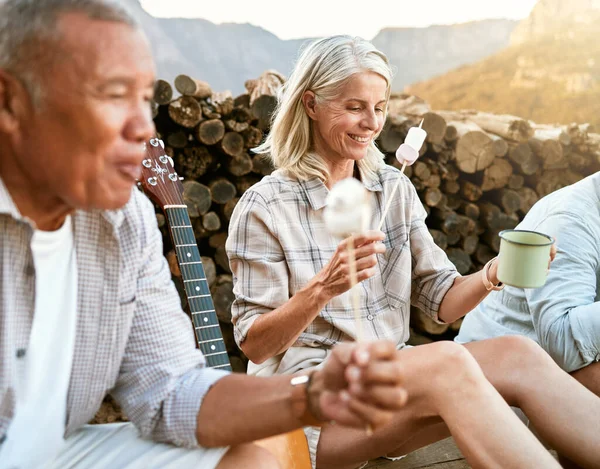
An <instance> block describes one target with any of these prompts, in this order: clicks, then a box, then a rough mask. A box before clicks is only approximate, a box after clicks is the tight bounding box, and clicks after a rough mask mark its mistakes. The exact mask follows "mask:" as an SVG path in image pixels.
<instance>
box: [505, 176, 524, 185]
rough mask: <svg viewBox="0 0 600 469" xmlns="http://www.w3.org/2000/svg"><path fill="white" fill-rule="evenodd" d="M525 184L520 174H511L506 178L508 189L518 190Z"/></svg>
mask: <svg viewBox="0 0 600 469" xmlns="http://www.w3.org/2000/svg"><path fill="white" fill-rule="evenodd" d="M524 184H525V178H524V177H523V176H522V175H521V174H511V175H510V177H509V178H508V184H507V186H508V188H509V189H520V188H521V187H523V185H524Z"/></svg>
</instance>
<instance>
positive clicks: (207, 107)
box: [200, 101, 221, 119]
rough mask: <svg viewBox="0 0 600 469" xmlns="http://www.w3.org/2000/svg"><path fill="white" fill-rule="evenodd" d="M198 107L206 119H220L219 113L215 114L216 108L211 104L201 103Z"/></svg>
mask: <svg viewBox="0 0 600 469" xmlns="http://www.w3.org/2000/svg"><path fill="white" fill-rule="evenodd" d="M200 107H201V108H202V114H203V115H204V117H206V118H207V119H220V118H221V113H219V112H217V108H216V107H215V106H213V105H212V104H211V103H208V102H206V101H202V102H201V103H200Z"/></svg>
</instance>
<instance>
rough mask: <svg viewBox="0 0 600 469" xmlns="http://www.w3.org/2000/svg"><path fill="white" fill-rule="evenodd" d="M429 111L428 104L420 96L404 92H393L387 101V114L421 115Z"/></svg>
mask: <svg viewBox="0 0 600 469" xmlns="http://www.w3.org/2000/svg"><path fill="white" fill-rule="evenodd" d="M430 111H431V107H430V106H429V104H427V103H426V102H425V100H423V99H422V98H419V97H418V96H415V95H410V94H406V93H394V94H392V95H391V96H390V99H389V102H388V114H390V115H412V116H423V115H425V114H427V113H428V112H430Z"/></svg>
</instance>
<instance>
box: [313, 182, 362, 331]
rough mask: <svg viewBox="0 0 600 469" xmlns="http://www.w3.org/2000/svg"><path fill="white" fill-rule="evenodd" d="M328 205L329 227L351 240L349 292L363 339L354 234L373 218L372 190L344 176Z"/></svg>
mask: <svg viewBox="0 0 600 469" xmlns="http://www.w3.org/2000/svg"><path fill="white" fill-rule="evenodd" d="M326 202H327V206H326V207H325V211H324V213H323V216H324V219H325V227H326V228H327V231H328V232H329V233H330V234H332V235H334V236H336V237H340V238H347V237H350V239H349V240H348V263H349V264H350V295H351V301H352V309H353V311H354V320H355V322H356V339H357V340H358V341H359V342H360V341H362V340H363V334H362V324H361V321H360V313H359V298H358V290H357V289H356V288H355V286H356V284H357V283H358V282H357V278H356V258H355V255H354V239H353V238H352V235H355V234H360V233H364V232H365V231H366V230H368V229H369V224H370V222H371V204H370V201H369V193H368V192H367V190H366V189H365V187H364V186H363V185H362V184H361V183H360V182H359V181H357V180H356V179H354V178H347V179H342V180H341V181H340V182H338V183H337V184H336V185H335V186H334V187H332V189H331V191H329V194H328V195H327V200H326Z"/></svg>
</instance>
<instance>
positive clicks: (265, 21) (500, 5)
mask: <svg viewBox="0 0 600 469" xmlns="http://www.w3.org/2000/svg"><path fill="white" fill-rule="evenodd" d="M140 1H141V4H142V6H143V7H144V9H145V10H146V11H147V12H148V13H150V14H151V15H153V16H157V17H187V18H204V19H206V20H209V21H212V22H213V23H217V24H220V23H251V24H253V25H255V26H260V27H262V28H264V29H266V30H267V31H270V32H272V33H273V34H275V35H276V36H278V37H279V38H280V39H295V38H304V37H321V36H329V35H332V34H351V35H356V36H361V37H363V38H365V39H369V40H370V39H373V38H374V37H375V35H376V34H377V33H378V32H379V31H380V30H381V29H383V28H385V27H424V26H429V25H432V24H454V23H465V22H467V21H474V20H481V19H488V18H510V19H522V18H525V17H527V16H528V15H529V13H530V12H531V9H532V8H533V6H534V5H535V3H536V2H537V0H452V1H451V0H412V1H408V0H367V1H364V0H363V1H358V0H354V1H352V0H345V1H341V0H300V1H298V2H291V1H289V0H216V1H215V0H210V1H204V0H168V1H165V0H140Z"/></svg>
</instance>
